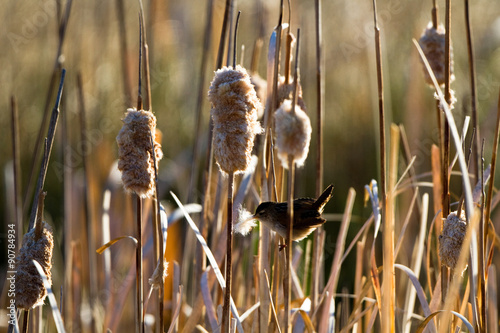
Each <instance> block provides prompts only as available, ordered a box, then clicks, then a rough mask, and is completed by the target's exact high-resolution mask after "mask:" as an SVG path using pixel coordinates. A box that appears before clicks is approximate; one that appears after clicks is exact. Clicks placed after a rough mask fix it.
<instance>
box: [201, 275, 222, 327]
mask: <svg viewBox="0 0 500 333" xmlns="http://www.w3.org/2000/svg"><path fill="white" fill-rule="evenodd" d="M209 270H210V267H209V268H207V270H206V271H205V272H204V273H203V274H202V275H201V281H200V285H201V295H202V296H203V301H204V303H205V309H206V311H207V312H206V313H207V318H208V322H209V323H210V327H211V328H212V332H215V331H216V330H217V328H218V327H219V323H218V322H217V315H216V314H215V311H214V304H213V302H212V296H211V295H210V288H209V287H208V277H207V275H208V272H209Z"/></svg>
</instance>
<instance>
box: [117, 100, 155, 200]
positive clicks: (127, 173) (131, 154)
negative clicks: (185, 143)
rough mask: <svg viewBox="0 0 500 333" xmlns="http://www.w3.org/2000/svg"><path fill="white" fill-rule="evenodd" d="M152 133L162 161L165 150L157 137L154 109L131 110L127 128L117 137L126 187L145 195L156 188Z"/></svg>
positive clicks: (126, 122) (128, 113)
mask: <svg viewBox="0 0 500 333" xmlns="http://www.w3.org/2000/svg"><path fill="white" fill-rule="evenodd" d="M151 135H154V139H155V141H154V151H155V154H156V156H155V157H156V162H158V161H159V160H160V159H161V158H162V157H163V153H162V151H161V145H160V144H159V143H158V142H157V140H156V139H157V137H156V117H155V116H154V115H153V113H152V112H150V111H146V110H136V109H135V108H134V109H128V110H127V113H126V114H125V119H123V127H122V129H121V130H120V133H118V136H117V137H116V141H117V143H118V156H119V160H118V169H119V170H120V171H121V172H122V181H123V186H124V187H125V189H126V190H127V191H130V192H135V193H136V194H137V195H139V196H140V197H143V198H145V197H150V196H151V195H152V194H153V193H154V190H155V167H154V162H153V156H152V155H151V152H152V147H151Z"/></svg>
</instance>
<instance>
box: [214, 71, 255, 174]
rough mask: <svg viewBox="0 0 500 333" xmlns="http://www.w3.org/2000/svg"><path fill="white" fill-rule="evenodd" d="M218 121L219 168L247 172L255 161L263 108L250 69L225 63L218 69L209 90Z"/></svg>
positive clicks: (215, 119)
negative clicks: (255, 145) (256, 136)
mask: <svg viewBox="0 0 500 333" xmlns="http://www.w3.org/2000/svg"><path fill="white" fill-rule="evenodd" d="M208 98H209V100H210V102H211V104H212V110H211V115H212V119H213V121H214V132H213V135H214V136H213V140H214V141H213V149H214V157H215V160H216V161H217V164H218V165H219V168H220V169H221V170H222V171H223V172H225V173H240V172H244V171H245V170H246V169H247V167H248V165H249V164H250V161H251V154H252V149H253V144H254V139H255V135H256V134H260V133H261V132H262V129H261V127H260V123H259V122H258V120H257V110H258V109H259V108H261V103H260V100H259V99H258V98H257V95H256V93H255V89H254V86H253V85H252V83H251V82H250V77H249V75H248V74H247V71H246V70H245V69H244V68H243V67H241V66H236V69H233V68H232V67H223V68H221V69H219V70H217V71H216V72H215V76H214V79H213V80H212V83H211V85H210V89H209V91H208Z"/></svg>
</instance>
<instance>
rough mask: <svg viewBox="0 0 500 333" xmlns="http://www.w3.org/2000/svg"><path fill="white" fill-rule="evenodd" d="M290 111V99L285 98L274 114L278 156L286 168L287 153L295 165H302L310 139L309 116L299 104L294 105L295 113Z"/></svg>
mask: <svg viewBox="0 0 500 333" xmlns="http://www.w3.org/2000/svg"><path fill="white" fill-rule="evenodd" d="M291 111H292V101H290V100H285V101H284V102H283V103H282V104H281V106H280V107H279V108H278V110H276V113H275V114H274V121H275V132H276V146H277V148H278V157H279V159H280V161H281V164H282V165H283V167H284V168H288V155H292V156H293V160H294V162H295V163H296V164H297V166H299V167H300V166H302V165H303V164H304V161H305V160H306V157H307V153H308V152H309V142H310V141H311V132H312V128H311V121H310V120H309V117H308V116H307V114H306V113H305V112H304V111H303V110H302V109H301V108H300V106H299V105H295V113H292V112H291Z"/></svg>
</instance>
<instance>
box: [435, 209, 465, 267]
mask: <svg viewBox="0 0 500 333" xmlns="http://www.w3.org/2000/svg"><path fill="white" fill-rule="evenodd" d="M466 232H467V223H466V222H465V217H464V216H463V214H462V216H461V217H460V218H459V217H458V216H457V212H452V213H450V215H448V217H447V218H446V220H445V221H444V225H443V231H442V232H441V235H440V236H439V257H440V258H441V263H442V264H443V265H446V266H448V267H449V268H452V269H454V270H456V271H459V272H460V273H462V272H463V271H464V270H465V269H466V268H467V265H465V267H457V264H458V258H459V257H460V250H461V249H462V243H463V241H464V238H465V233H466Z"/></svg>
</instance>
